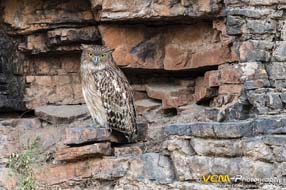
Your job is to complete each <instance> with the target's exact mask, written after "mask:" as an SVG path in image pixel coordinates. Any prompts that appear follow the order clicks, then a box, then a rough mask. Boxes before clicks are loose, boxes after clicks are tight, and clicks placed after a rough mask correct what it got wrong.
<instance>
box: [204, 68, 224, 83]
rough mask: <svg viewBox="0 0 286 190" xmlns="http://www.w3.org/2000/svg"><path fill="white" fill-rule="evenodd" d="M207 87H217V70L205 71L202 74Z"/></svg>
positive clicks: (219, 77) (219, 79)
mask: <svg viewBox="0 0 286 190" xmlns="http://www.w3.org/2000/svg"><path fill="white" fill-rule="evenodd" d="M204 80H205V81H206V83H207V84H206V86H207V87H217V86H219V85H220V84H221V75H220V72H219V71H217V70H213V71H207V72H205V75H204Z"/></svg>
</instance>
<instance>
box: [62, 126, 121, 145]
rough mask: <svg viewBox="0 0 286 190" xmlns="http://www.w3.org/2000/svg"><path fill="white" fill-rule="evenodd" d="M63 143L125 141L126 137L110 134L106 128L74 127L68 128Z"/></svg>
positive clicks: (79, 143)
mask: <svg viewBox="0 0 286 190" xmlns="http://www.w3.org/2000/svg"><path fill="white" fill-rule="evenodd" d="M65 131H66V132H65V138H64V141H63V143H64V144H65V145H67V146H73V145H81V144H86V143H92V142H102V141H110V142H124V137H123V136H120V135H113V134H110V131H109V130H108V129H106V128H95V127H90V126H87V127H73V128H66V130H65Z"/></svg>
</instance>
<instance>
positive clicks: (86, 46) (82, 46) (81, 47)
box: [80, 44, 88, 50]
mask: <svg viewBox="0 0 286 190" xmlns="http://www.w3.org/2000/svg"><path fill="white" fill-rule="evenodd" d="M87 48H88V45H86V44H81V45H80V49H81V50H84V49H87Z"/></svg>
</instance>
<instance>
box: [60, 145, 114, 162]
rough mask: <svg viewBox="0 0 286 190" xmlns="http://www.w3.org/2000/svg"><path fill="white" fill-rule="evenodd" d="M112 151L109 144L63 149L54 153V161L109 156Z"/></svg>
mask: <svg viewBox="0 0 286 190" xmlns="http://www.w3.org/2000/svg"><path fill="white" fill-rule="evenodd" d="M112 154H113V149H112V148H111V145H110V142H105V143H95V144H91V145H85V146H80V147H63V148H60V149H59V150H57V151H56V154H55V159H56V160H59V161H70V160H79V159H84V158H90V157H102V156H111V155H112Z"/></svg>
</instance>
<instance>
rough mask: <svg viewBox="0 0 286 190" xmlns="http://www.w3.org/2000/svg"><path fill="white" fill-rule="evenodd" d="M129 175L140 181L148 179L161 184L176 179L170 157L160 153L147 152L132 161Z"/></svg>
mask: <svg viewBox="0 0 286 190" xmlns="http://www.w3.org/2000/svg"><path fill="white" fill-rule="evenodd" d="M128 175H131V176H132V178H135V179H137V180H138V181H142V180H146V179H148V180H151V181H155V182H156V183H160V184H167V183H171V182H173V181H174V179H175V174H174V171H173V169H172V164H171V161H170V159H169V158H168V157H166V156H163V155H160V154H159V153H145V154H142V155H141V156H140V158H139V159H135V160H133V161H131V163H130V170H129V172H128Z"/></svg>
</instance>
